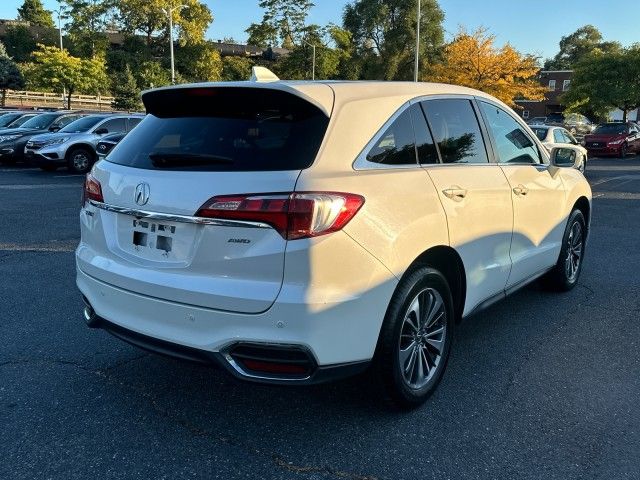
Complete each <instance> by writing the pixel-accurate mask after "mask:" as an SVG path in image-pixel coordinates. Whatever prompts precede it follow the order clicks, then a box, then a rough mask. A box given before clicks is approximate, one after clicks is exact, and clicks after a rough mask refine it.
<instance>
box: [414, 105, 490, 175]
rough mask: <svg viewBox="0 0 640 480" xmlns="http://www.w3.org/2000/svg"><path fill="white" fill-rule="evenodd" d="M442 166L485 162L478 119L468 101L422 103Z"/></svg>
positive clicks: (485, 157)
mask: <svg viewBox="0 0 640 480" xmlns="http://www.w3.org/2000/svg"><path fill="white" fill-rule="evenodd" d="M422 106H423V108H424V110H425V114H426V116H427V120H428V121H429V126H430V127H431V133H432V134H433V138H434V140H435V141H436V143H437V145H438V148H439V150H440V156H441V158H442V162H443V163H488V161H489V160H488V158H487V151H486V149H485V147H484V142H483V140H482V133H481V132H480V126H479V125H478V119H477V117H476V114H475V112H474V110H473V106H472V105H471V102H470V101H469V100H465V99H442V100H427V101H424V102H422Z"/></svg>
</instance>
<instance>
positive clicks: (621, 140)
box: [609, 138, 624, 145]
mask: <svg viewBox="0 0 640 480" xmlns="http://www.w3.org/2000/svg"><path fill="white" fill-rule="evenodd" d="M622 142H624V138H622V139H620V140H614V141H612V142H609V145H620V144H621V143H622Z"/></svg>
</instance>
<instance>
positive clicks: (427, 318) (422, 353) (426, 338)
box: [399, 288, 448, 389]
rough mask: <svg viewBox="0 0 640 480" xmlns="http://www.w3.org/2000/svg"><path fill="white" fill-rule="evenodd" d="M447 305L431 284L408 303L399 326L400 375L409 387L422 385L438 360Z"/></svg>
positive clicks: (444, 336) (436, 366)
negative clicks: (430, 286)
mask: <svg viewBox="0 0 640 480" xmlns="http://www.w3.org/2000/svg"><path fill="white" fill-rule="evenodd" d="M447 333H448V332H447V309H446V306H445V303H444V300H443V298H442V295H440V293H439V292H438V291H437V290H435V289H433V288H426V289H424V290H422V291H420V292H419V293H418V294H416V296H415V297H414V298H413V300H412V301H411V303H410V304H409V308H408V309H407V312H406V313H405V315H404V319H403V322H402V327H401V329H400V348H399V361H400V368H401V369H402V376H403V378H404V380H405V382H406V383H407V385H408V386H409V387H411V388H413V389H420V388H422V387H424V386H425V385H426V384H427V383H428V382H429V381H430V380H431V379H432V378H433V376H434V375H435V373H436V371H437V369H438V366H439V365H440V363H441V361H442V354H443V351H444V347H445V340H446V336H447Z"/></svg>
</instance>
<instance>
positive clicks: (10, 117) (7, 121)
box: [0, 110, 30, 130]
mask: <svg viewBox="0 0 640 480" xmlns="http://www.w3.org/2000/svg"><path fill="white" fill-rule="evenodd" d="M26 115H28V114H27V112H20V111H15V110H14V111H12V112H3V113H2V114H0V130H2V129H4V128H7V127H8V126H9V125H11V124H12V123H13V122H15V121H16V120H18V119H19V118H20V117H24V116H26ZM29 118H30V117H29V116H27V117H26V118H25V120H24V121H25V122H26V121H27V120H29Z"/></svg>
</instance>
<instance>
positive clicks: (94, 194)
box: [82, 173, 104, 205]
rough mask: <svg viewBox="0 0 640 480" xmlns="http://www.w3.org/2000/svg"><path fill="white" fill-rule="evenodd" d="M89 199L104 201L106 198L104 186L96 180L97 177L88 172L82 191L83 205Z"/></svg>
mask: <svg viewBox="0 0 640 480" xmlns="http://www.w3.org/2000/svg"><path fill="white" fill-rule="evenodd" d="M87 200H94V201H96V202H104V198H103V196H102V187H101V186H100V182H99V181H98V180H96V178H95V177H94V176H93V175H91V174H90V173H87V176H86V177H85V179H84V190H83V192H82V205H84V204H85V203H86V202H87Z"/></svg>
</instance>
